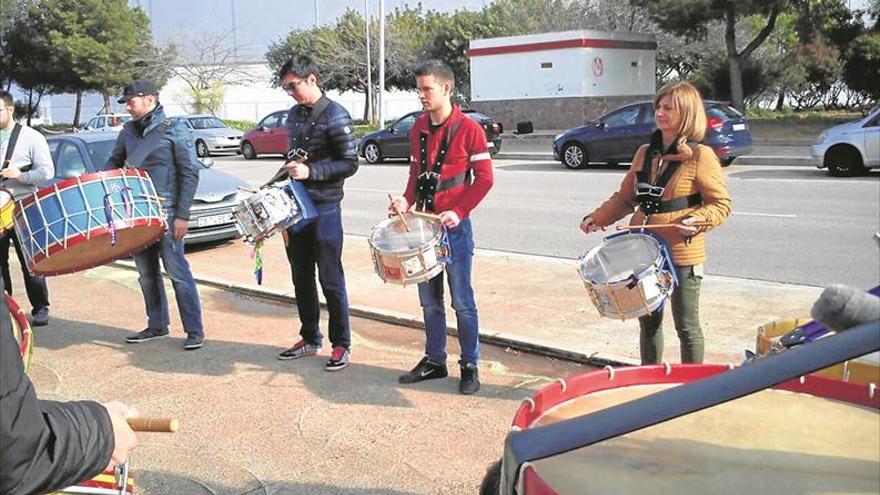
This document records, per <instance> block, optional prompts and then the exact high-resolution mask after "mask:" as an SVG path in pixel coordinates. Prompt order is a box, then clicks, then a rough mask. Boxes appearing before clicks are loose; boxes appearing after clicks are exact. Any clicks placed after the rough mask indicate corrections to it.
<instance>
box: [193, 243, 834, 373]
mask: <svg viewBox="0 0 880 495" xmlns="http://www.w3.org/2000/svg"><path fill="white" fill-rule="evenodd" d="M281 242H282V241H281V237H280V236H277V237H273V238H271V239H269V241H268V242H267V243H266V245H265V246H264V247H263V257H264V276H263V285H262V286H258V285H257V284H256V282H255V280H254V277H253V274H252V264H253V260H252V259H251V258H250V254H251V250H250V248H248V247H247V246H246V245H244V244H243V243H241V242H240V241H236V242H229V243H226V244H224V245H219V246H213V247H211V248H209V249H198V250H193V251H191V252H190V253H188V255H187V257H188V259H189V260H190V263H191V264H192V266H193V272H194V273H195V275H196V276H197V278H198V279H199V280H200V281H202V282H208V283H211V284H212V285H214V286H217V287H225V288H232V289H235V290H238V291H241V292H245V293H252V294H255V295H260V296H267V297H271V298H275V299H280V300H285V301H292V296H293V286H292V284H291V282H290V269H289V266H288V263H287V259H286V257H285V255H284V250H283V246H282V244H281ZM596 242H597V243H598V242H601V239H600V238H598V237H597V238H596ZM343 257H344V260H343V262H344V265H345V271H346V280H347V282H348V291H349V299H350V303H351V306H352V309H353V313H354V314H356V315H361V316H368V317H372V318H378V319H381V320H384V321H388V322H392V323H397V324H403V325H409V326H413V327H416V328H419V329H421V328H422V326H421V308H420V307H419V302H418V293H417V290H416V287H415V286H408V287H399V286H396V285H388V284H383V283H382V281H381V279H379V277H378V276H377V275H376V274H375V272H374V270H373V265H372V261H371V257H370V251H369V247H368V244H367V241H366V238H364V237H359V236H346V238H345V247H344V255H343ZM707 269H708V271H709V272H710V273H711V263H710V264H709V265H708V266H707ZM474 287H475V291H476V295H477V305H478V308H479V312H480V326H481V334H482V335H483V337H484V340H488V341H492V342H498V343H501V344H509V345H510V346H511V347H515V348H518V349H523V350H535V351H539V352H543V353H548V354H550V355H554V356H558V357H569V358H573V359H576V360H580V361H586V360H587V359H588V358H593V359H594V364H608V363H636V362H637V361H638V323H637V322H636V321H635V320H628V321H625V322H621V321H618V320H609V319H606V318H602V317H600V316H599V315H598V313H597V311H596V309H595V308H594V307H593V305H592V303H591V302H590V300H589V297H588V296H587V293H586V290H585V289H584V287H583V284H582V282H581V280H580V276H579V275H578V273H577V271H576V261H574V260H564V259H557V258H544V257H537V256H527V255H519V254H512V253H503V252H495V251H486V250H477V253H476V260H475V263H474ZM820 292H821V288H818V287H807V286H796V285H789V284H779V283H772V282H762V281H755V280H745V279H735V278H730V277H720V276H713V275H707V276H706V278H705V281H704V285H703V290H702V298H701V306H702V309H701V315H702V324H703V330H704V333H705V335H706V350H707V353H706V360H707V362H723V363H739V362H740V361H741V360H742V356H743V352H744V350H745V349H753V348H754V345H755V338H756V331H757V328H758V326H759V325H761V324H764V323H766V322H768V321H772V320H775V319H786V318H795V317H804V316H808V315H809V309H810V307H811V306H812V303H813V301H814V300H815V299H816V298H817V297H818V295H819V293H820ZM447 320H448V321H449V322H450V325H451V326H452V327H453V328H452V330H453V331H454V323H455V317H454V312H453V311H452V309H451V308H449V309H448V313H447ZM665 328H666V330H665V334H666V351H665V359H666V360H668V361H670V362H678V361H679V352H678V348H677V347H678V339H677V337H676V335H675V331H674V329H673V326H672V321H671V313H670V312H669V311H667V321H666V323H665Z"/></svg>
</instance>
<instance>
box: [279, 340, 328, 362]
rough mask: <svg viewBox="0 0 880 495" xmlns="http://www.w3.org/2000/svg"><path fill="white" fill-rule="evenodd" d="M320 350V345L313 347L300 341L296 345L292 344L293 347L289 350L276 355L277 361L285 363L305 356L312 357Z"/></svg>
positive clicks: (313, 345) (304, 341)
mask: <svg viewBox="0 0 880 495" xmlns="http://www.w3.org/2000/svg"><path fill="white" fill-rule="evenodd" d="M320 350H321V346H320V345H315V344H312V343H309V342H308V341H306V340H305V339H300V341H299V342H297V343H296V344H293V347H291V348H290V349H287V350H286V351H282V352H280V353H279V354H278V359H280V360H282V361H287V360H289V359H299V358H303V357H306V356H314V355H315V354H317V353H318V351H320Z"/></svg>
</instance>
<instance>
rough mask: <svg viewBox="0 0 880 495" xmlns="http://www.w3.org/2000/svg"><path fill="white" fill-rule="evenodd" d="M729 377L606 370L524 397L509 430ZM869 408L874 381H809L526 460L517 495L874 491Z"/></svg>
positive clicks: (879, 457)
mask: <svg viewBox="0 0 880 495" xmlns="http://www.w3.org/2000/svg"><path fill="white" fill-rule="evenodd" d="M728 369H729V368H728V367H727V366H723V365H671V366H669V365H667V366H636V367H630V368H618V369H612V368H610V367H609V368H608V369H606V370H601V371H593V372H589V373H584V374H581V375H576V376H573V377H570V378H568V379H566V380H558V381H557V382H554V383H552V384H550V385H547V386H545V387H544V388H542V389H541V390H540V391H538V392H537V393H536V394H535V395H533V396H532V397H530V398H529V399H526V401H525V402H524V403H523V404H522V405H521V406H520V408H519V409H518V411H517V413H516V416H515V417H514V420H513V429H519V430H527V429H533V428H538V427H540V426H544V425H548V424H551V423H555V422H558V421H562V420H565V419H569V418H575V417H581V416H584V415H586V414H590V413H593V412H596V411H600V410H608V409H610V408H613V407H615V406H617V405H619V404H623V403H625V402H629V401H632V400H636V399H639V398H642V397H645V396H648V395H650V394H654V393H655V392H659V391H662V390H665V389H668V388H670V387H676V386H679V385H682V384H686V383H690V382H696V381H698V380H702V379H705V378H709V377H712V376H714V375H718V374H720V373H724V372H725V371H727V370H728ZM878 409H880V391H877V390H876V384H874V385H864V384H857V383H853V382H843V381H838V380H832V379H828V378H824V377H819V376H813V375H808V376H806V377H804V378H803V379H801V380H791V381H788V382H785V383H782V384H780V385H778V386H776V387H774V388H770V389H766V390H762V391H760V392H757V393H755V394H752V395H748V396H745V397H742V398H740V399H736V400H733V401H730V402H726V403H723V404H721V405H718V406H715V407H711V408H708V409H704V410H702V411H698V412H695V413H692V414H688V415H685V416H681V417H678V418H675V419H672V420H669V421H665V422H662V423H659V424H656V425H653V426H650V427H648V428H644V429H640V430H636V431H633V432H631V433H628V434H625V435H622V436H619V437H615V438H611V439H608V440H604V441H602V442H599V443H596V444H593V445H590V446H587V447H582V448H579V449H575V450H571V451H568V452H565V453H563V454H559V455H554V456H551V457H547V458H544V459H540V460H537V461H534V462H527V463H525V464H524V465H523V466H522V467H521V470H520V475H519V484H518V486H517V488H516V491H515V493H517V494H519V495H523V494H529V495H535V494H540V495H568V494H579V495H581V494H608V493H639V494H655V493H656V494H664V495H667V494H669V493H713V494H736V495H742V494H747V493H878V492H880V447H878V445H880V415H878ZM621 421H624V420H623V419H621Z"/></svg>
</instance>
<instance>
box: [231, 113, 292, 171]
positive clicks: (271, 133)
mask: <svg viewBox="0 0 880 495" xmlns="http://www.w3.org/2000/svg"><path fill="white" fill-rule="evenodd" d="M286 120H287V110H278V111H277V112H272V113H270V114H269V115H267V116H265V117H263V120H261V121H260V122H259V123H258V124H257V127H255V128H253V129H251V130H249V131H247V132H246V133H244V136H243V137H242V138H241V156H243V157H245V158H246V159H248V160H251V159H254V158H256V157H257V156H258V155H262V154H265V153H272V154H280V155H286V154H287V127H286V126H285V123H286Z"/></svg>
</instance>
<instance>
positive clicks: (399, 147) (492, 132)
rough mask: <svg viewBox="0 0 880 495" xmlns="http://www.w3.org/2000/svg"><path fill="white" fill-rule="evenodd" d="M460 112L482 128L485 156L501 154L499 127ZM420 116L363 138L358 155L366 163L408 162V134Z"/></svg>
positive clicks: (470, 112)
mask: <svg viewBox="0 0 880 495" xmlns="http://www.w3.org/2000/svg"><path fill="white" fill-rule="evenodd" d="M463 112H464V114H465V115H467V116H468V117H470V118H471V119H473V120H474V121H476V122H477V123H478V124H480V127H482V128H483V131H484V132H485V133H486V144H487V145H488V146H489V152H490V153H491V154H492V155H493V156H494V155H495V154H496V153H498V152H499V151H500V150H501V133H502V132H504V128H503V127H502V126H501V124H499V123H497V122H495V121H494V120H492V119H491V118H489V117H487V116H485V115H483V114H481V113H478V112H475V111H473V110H463ZM421 114H422V110H418V111H416V112H410V113H408V114H406V115H404V116H403V117H401V118H399V119H397V121H395V122H394V123H393V124H391V125H390V126H388V127H387V128H385V129H380V130H378V131H374V132H371V133H369V134H365V135H364V137H362V138H361V140H360V142H359V143H358V155H359V156H362V157H363V158H364V160H366V161H367V163H379V162H381V161H383V160H387V159H391V158H403V159H409V157H410V155H411V153H410V149H409V148H410V147H409V131H410V129H411V128H412V126H413V124H414V123H415V121H416V119H417V118H418V117H419V115H421Z"/></svg>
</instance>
